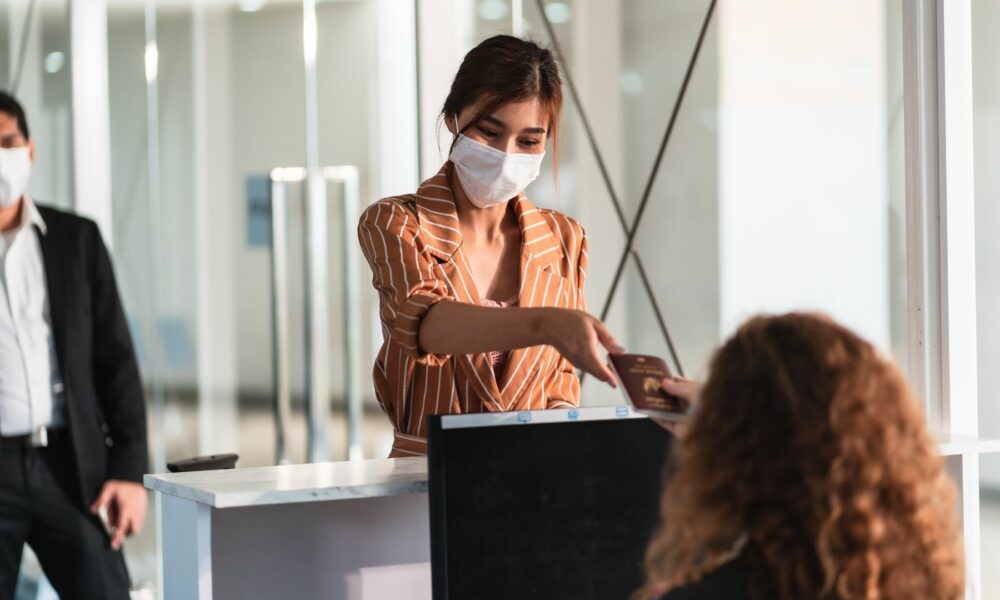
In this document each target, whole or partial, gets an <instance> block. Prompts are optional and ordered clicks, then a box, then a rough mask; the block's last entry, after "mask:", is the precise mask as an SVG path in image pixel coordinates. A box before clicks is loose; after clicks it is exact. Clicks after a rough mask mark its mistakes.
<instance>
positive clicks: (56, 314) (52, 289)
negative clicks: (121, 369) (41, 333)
mask: <svg viewBox="0 0 1000 600" xmlns="http://www.w3.org/2000/svg"><path fill="white" fill-rule="evenodd" d="M34 228H35V234H36V236H37V237H38V245H39V246H40V247H41V249H42V262H43V263H44V266H45V283H46V285H47V286H48V295H49V316H50V318H51V319H52V339H53V341H54V343H55V347H56V357H57V359H58V361H59V366H60V368H63V367H64V366H65V364H66V352H65V349H66V279H67V275H68V274H67V273H66V272H65V271H66V264H65V261H64V260H62V258H61V253H60V252H59V248H58V247H57V246H56V245H57V244H58V243H59V241H58V236H55V235H52V234H51V233H49V232H48V231H43V230H42V228H40V227H39V226H38V225H35V226H34ZM63 376H64V377H65V373H64V375H63Z"/></svg>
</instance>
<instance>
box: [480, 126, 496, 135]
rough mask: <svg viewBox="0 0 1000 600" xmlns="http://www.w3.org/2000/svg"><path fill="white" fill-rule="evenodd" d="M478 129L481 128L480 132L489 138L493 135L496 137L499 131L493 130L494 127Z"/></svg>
mask: <svg viewBox="0 0 1000 600" xmlns="http://www.w3.org/2000/svg"><path fill="white" fill-rule="evenodd" d="M478 129H479V133H481V134H483V135H485V136H486V137H488V138H492V137H496V136H497V132H495V131H493V130H492V129H487V128H485V127H479V128H478Z"/></svg>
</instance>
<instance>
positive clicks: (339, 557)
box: [145, 458, 431, 600]
mask: <svg viewBox="0 0 1000 600" xmlns="http://www.w3.org/2000/svg"><path fill="white" fill-rule="evenodd" d="M145 485H146V487H147V488H149V489H150V490H153V491H155V492H156V493H157V495H158V500H159V502H158V510H159V514H158V520H159V523H160V525H161V531H162V538H161V544H162V549H163V577H162V581H163V597H164V598H165V599H166V600H175V599H177V600H180V599H183V600H189V599H197V600H207V599H209V598H211V599H215V600H229V599H237V598H257V599H270V598H275V599H277V598H345V599H347V600H368V599H376V598H398V599H414V600H416V599H421V600H423V599H429V598H430V597H431V576H430V564H429V561H430V546H429V541H428V540H429V533H428V513H427V462H426V460H425V459H423V458H399V459H383V460H367V461H354V462H341V463H318V464H304V465H285V466H276V467H260V468H246V469H233V470H227V471H205V472H195V473H173V474H165V475H147V476H146V477H145Z"/></svg>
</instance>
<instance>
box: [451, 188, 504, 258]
mask: <svg viewBox="0 0 1000 600" xmlns="http://www.w3.org/2000/svg"><path fill="white" fill-rule="evenodd" d="M450 183H451V191H452V197H453V198H454V199H455V209H456V211H457V212H458V221H459V223H460V224H461V228H462V235H463V236H464V237H470V235H471V236H472V237H473V238H474V241H477V242H487V243H489V242H494V241H499V240H502V239H504V234H505V231H506V228H507V227H509V226H510V225H511V224H513V220H514V219H515V217H514V215H513V214H512V213H511V212H510V211H509V210H508V208H509V205H510V202H504V203H503V204H497V205H496V206H490V207H488V208H479V207H477V206H476V205H474V204H473V203H472V201H471V200H469V197H468V195H466V193H465V190H463V189H462V185H461V184H460V183H459V182H458V179H457V178H455V177H452V178H451V182H450Z"/></svg>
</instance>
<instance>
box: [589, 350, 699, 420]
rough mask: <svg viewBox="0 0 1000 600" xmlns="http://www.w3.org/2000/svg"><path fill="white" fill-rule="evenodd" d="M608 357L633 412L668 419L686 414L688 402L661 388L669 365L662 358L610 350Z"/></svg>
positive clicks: (678, 418) (677, 418)
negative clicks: (611, 352) (616, 352)
mask: <svg viewBox="0 0 1000 600" xmlns="http://www.w3.org/2000/svg"><path fill="white" fill-rule="evenodd" d="M608 360H609V361H610V363H611V368H612V370H613V371H614V372H615V376H616V377H617V378H618V383H619V385H620V386H621V390H622V393H623V394H624V395H625V399H626V400H627V401H628V402H629V404H631V405H632V406H633V407H634V408H635V410H636V411H637V412H641V413H643V414H646V415H649V416H651V417H656V418H657V419H666V420H668V421H680V420H682V419H684V418H685V417H686V416H687V412H688V402H687V401H686V400H684V399H682V398H678V397H677V396H671V395H670V394H668V393H667V392H666V390H664V389H663V385H662V383H661V382H662V381H663V380H664V379H665V378H667V377H670V369H669V368H668V367H667V363H666V362H664V360H663V359H662V358H660V357H658V356H649V355H645V354H611V355H609V356H608Z"/></svg>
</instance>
